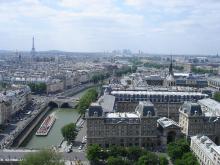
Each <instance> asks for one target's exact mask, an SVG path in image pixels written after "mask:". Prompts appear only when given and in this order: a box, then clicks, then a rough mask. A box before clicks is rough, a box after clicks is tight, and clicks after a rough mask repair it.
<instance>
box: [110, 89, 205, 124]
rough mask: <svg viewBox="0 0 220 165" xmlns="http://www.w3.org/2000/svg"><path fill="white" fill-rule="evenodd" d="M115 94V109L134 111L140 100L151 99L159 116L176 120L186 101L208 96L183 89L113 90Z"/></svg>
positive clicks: (112, 93) (112, 92)
mask: <svg viewBox="0 0 220 165" xmlns="http://www.w3.org/2000/svg"><path fill="white" fill-rule="evenodd" d="M111 95H113V96H115V101H116V103H115V110H116V111H118V112H132V111H133V110H134V109H135V107H136V106H137V105H138V102H139V101H146V100H149V101H151V102H152V103H153V104H154V106H155V108H156V109H157V112H158V116H159V117H168V118H171V119H173V120H175V121H178V119H179V108H180V106H181V105H182V104H183V103H184V101H192V100H195V101H197V100H200V99H203V98H206V97H208V95H206V94H202V93H199V92H182V91H172V92H169V91H140V90H139V91H138V90H133V91H122V90H120V91H116V90H115V91H111Z"/></svg>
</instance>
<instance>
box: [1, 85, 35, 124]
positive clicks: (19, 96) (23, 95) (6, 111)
mask: <svg viewBox="0 0 220 165" xmlns="http://www.w3.org/2000/svg"><path fill="white" fill-rule="evenodd" d="M30 101H31V90H30V88H29V87H28V86H24V85H22V86H13V88H12V89H10V90H7V91H4V92H2V93H0V125H1V124H4V123H6V122H7V120H8V119H9V117H10V116H11V115H13V114H14V113H16V112H17V111H19V110H23V109H24V107H25V106H26V105H27V104H28V103H30Z"/></svg>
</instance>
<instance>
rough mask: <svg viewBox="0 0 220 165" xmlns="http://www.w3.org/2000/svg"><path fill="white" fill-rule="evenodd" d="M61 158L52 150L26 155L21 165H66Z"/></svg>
mask: <svg viewBox="0 0 220 165" xmlns="http://www.w3.org/2000/svg"><path fill="white" fill-rule="evenodd" d="M61 158H62V157H61V156H60V155H59V154H58V153H56V152H55V151H52V150H41V151H39V152H35V153H29V154H27V155H25V157H24V159H23V160H22V161H21V162H20V165H64V162H63V161H62V160H61Z"/></svg>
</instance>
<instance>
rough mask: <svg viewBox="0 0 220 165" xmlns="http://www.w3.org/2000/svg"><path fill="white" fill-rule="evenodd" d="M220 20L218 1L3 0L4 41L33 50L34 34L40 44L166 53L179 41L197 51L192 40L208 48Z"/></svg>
mask: <svg viewBox="0 0 220 165" xmlns="http://www.w3.org/2000/svg"><path fill="white" fill-rule="evenodd" d="M46 2H47V3H46ZM219 20H220V3H219V1H217V0H207V1H202V0H167V1H165V0H124V3H122V4H120V5H119V3H118V1H116V0H10V1H5V0H4V1H1V0H0V24H1V25H4V26H1V27H0V35H1V36H2V39H0V45H3V46H4V47H5V48H6V49H15V48H18V49H29V45H30V44H29V41H30V38H31V36H32V35H33V34H35V35H37V36H36V37H37V38H38V42H37V46H38V48H39V49H65V50H71V51H74V50H81V51H83V50H92V51H99V50H106V49H108V50H109V49H114V48H125V47H127V48H131V49H134V50H138V49H143V50H147V51H151V52H161V51H165V53H166V52H170V49H171V45H175V46H176V50H177V52H178V51H179V52H183V51H184V50H186V52H190V51H191V52H196V51H199V50H200V48H199V47H198V48H197V47H194V48H192V47H191V46H189V45H188V41H187V40H189V39H191V40H192V42H195V43H196V42H198V41H196V38H199V39H200V41H199V42H200V44H198V45H207V47H209V48H207V52H209V51H210V47H212V48H213V45H215V44H212V43H214V42H216V41H219V40H218V38H219V36H218V35H216V34H219V32H220V30H219V29H220V25H219ZM204 38H206V39H207V38H208V40H205V39H204ZM11 40H13V41H11ZM21 40H24V44H22V43H21V42H19V41H21ZM166 41H167V42H166ZM208 41H209V43H207V42H208ZM18 42H19V44H18ZM27 43H28V44H29V45H27ZM177 43H181V46H178V45H176V44H177ZM160 44H162V45H160ZM209 44H210V45H212V46H210V45H209ZM146 45H148V46H146ZM4 47H2V48H4ZM188 48H190V49H188ZM203 49H204V47H203ZM215 49H218V46H216V48H215ZM215 51H216V50H215Z"/></svg>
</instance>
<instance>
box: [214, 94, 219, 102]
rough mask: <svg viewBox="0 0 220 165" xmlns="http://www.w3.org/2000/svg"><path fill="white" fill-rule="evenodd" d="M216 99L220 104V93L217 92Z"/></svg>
mask: <svg viewBox="0 0 220 165" xmlns="http://www.w3.org/2000/svg"><path fill="white" fill-rule="evenodd" d="M214 99H215V100H216V101H218V102H220V92H215V94H214Z"/></svg>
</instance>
